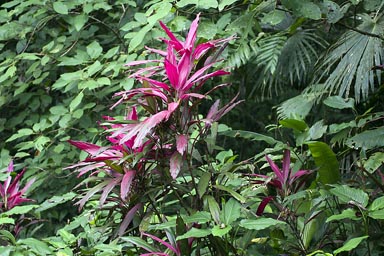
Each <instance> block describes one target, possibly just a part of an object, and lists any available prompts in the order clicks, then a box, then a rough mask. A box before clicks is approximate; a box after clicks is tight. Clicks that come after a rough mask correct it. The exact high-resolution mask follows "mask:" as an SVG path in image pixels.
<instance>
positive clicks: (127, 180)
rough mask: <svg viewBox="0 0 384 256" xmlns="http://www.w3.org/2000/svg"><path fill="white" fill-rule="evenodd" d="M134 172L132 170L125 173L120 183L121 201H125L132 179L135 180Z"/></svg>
mask: <svg viewBox="0 0 384 256" xmlns="http://www.w3.org/2000/svg"><path fill="white" fill-rule="evenodd" d="M135 174H136V172H135V171H133V170H129V171H126V172H125V174H124V176H123V180H122V181H121V188H120V196H121V198H122V199H123V200H126V198H127V195H128V193H129V190H130V188H131V184H132V181H133V178H135Z"/></svg>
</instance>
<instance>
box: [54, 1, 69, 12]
mask: <svg viewBox="0 0 384 256" xmlns="http://www.w3.org/2000/svg"><path fill="white" fill-rule="evenodd" d="M53 10H55V12H57V13H60V14H64V15H67V14H68V7H67V6H66V5H65V4H64V3H63V2H58V1H55V2H54V3H53Z"/></svg>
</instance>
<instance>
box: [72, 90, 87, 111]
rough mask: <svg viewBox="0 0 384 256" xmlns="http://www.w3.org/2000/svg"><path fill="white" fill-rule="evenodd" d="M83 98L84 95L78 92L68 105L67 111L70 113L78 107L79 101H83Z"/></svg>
mask: <svg viewBox="0 0 384 256" xmlns="http://www.w3.org/2000/svg"><path fill="white" fill-rule="evenodd" d="M83 97H84V94H83V92H82V91H81V92H79V94H78V95H77V96H76V97H75V98H74V99H73V100H72V101H71V103H70V104H69V111H70V112H73V111H74V110H75V109H76V108H77V106H79V104H80V103H81V101H82V100H83Z"/></svg>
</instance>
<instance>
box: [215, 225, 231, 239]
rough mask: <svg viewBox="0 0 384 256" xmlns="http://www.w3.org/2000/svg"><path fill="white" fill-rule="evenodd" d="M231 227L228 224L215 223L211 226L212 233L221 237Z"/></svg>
mask: <svg viewBox="0 0 384 256" xmlns="http://www.w3.org/2000/svg"><path fill="white" fill-rule="evenodd" d="M231 229H232V227H231V226H230V225H223V224H222V225H216V226H214V227H213V228H212V235H214V236H219V237H222V236H224V235H226V234H228V232H229V231H230V230H231Z"/></svg>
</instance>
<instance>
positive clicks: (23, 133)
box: [6, 128, 34, 142]
mask: <svg viewBox="0 0 384 256" xmlns="http://www.w3.org/2000/svg"><path fill="white" fill-rule="evenodd" d="M33 133H34V132H33V130H32V129H29V128H22V129H20V130H18V131H17V133H16V134H13V135H12V136H11V137H10V138H8V139H7V140H6V142H9V141H13V140H16V139H18V138H21V137H24V136H28V135H31V134H33Z"/></svg>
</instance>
